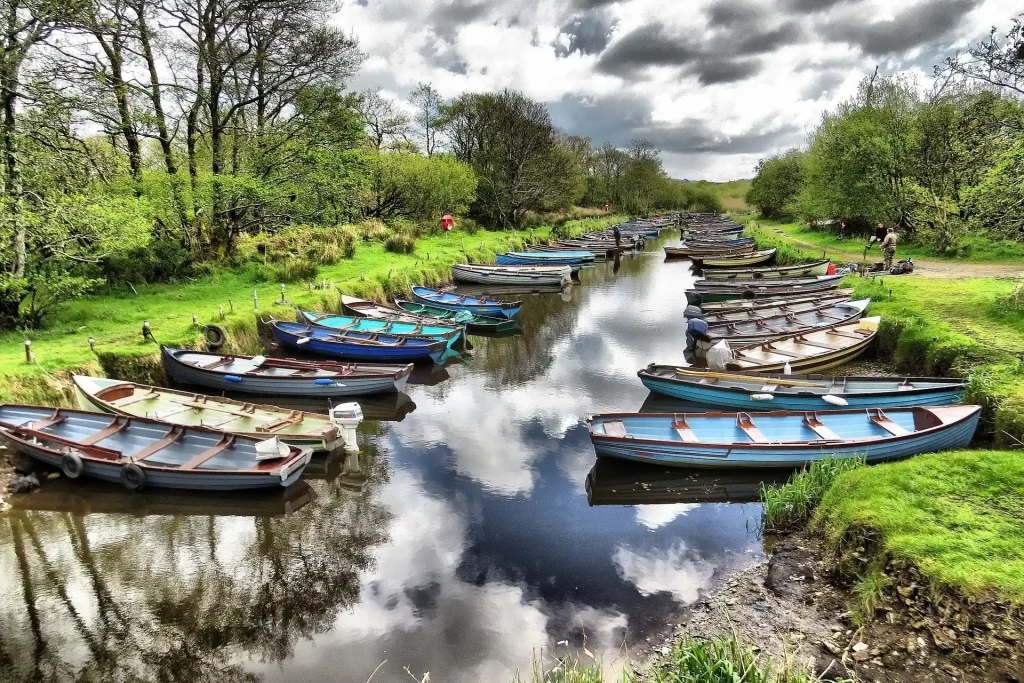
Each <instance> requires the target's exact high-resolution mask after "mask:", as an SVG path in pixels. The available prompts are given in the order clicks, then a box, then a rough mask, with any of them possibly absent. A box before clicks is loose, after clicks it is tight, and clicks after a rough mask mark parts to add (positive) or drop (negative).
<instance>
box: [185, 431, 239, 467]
mask: <svg viewBox="0 0 1024 683" xmlns="http://www.w3.org/2000/svg"><path fill="white" fill-rule="evenodd" d="M234 445H235V436H234V435H233V434H225V435H224V436H222V437H221V438H220V441H218V442H217V444H216V445H214V446H212V447H210V448H207V449H206V450H205V451H203V452H202V453H200V454H199V455H197V456H195V457H194V458H192V459H191V460H189V461H188V462H186V463H185V464H183V465H181V466H180V467H179V468H178V469H179V470H194V469H195V468H197V467H199V466H200V465H202V464H203V463H204V462H206V461H207V460H209V459H210V458H213V457H215V456H217V455H220V454H221V453H222V452H223V451H226V450H227V449H229V448H231V447H233V446H234Z"/></svg>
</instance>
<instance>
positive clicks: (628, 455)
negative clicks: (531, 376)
mask: <svg viewBox="0 0 1024 683" xmlns="http://www.w3.org/2000/svg"><path fill="white" fill-rule="evenodd" d="M974 408H976V409H975V410H973V411H970V412H969V413H967V411H964V412H965V417H963V418H961V419H959V420H957V421H955V422H952V423H950V424H947V425H943V426H942V427H941V428H935V429H930V430H925V431H923V432H911V433H909V434H907V435H905V436H899V437H886V438H874V439H866V440H857V441H849V442H842V441H821V442H820V443H813V442H812V443H794V444H787V443H785V442H782V443H778V442H773V443H721V444H716V443H685V442H670V441H659V440H653V439H652V440H647V439H641V438H621V437H612V436H605V435H602V434H598V433H596V432H595V431H594V426H593V424H592V423H591V424H590V427H591V434H590V437H591V442H592V443H593V445H594V450H595V452H596V453H597V455H598V456H599V457H610V458H621V459H623V460H631V461H635V462H647V463H654V464H657V465H667V466H672V467H700V468H715V469H717V468H733V467H740V468H773V467H802V466H805V465H808V464H810V463H813V462H815V461H818V460H823V459H825V458H837V459H851V458H859V457H863V458H864V459H865V460H866V461H867V462H869V463H875V462H884V461H886V460H897V459H900V458H906V457H909V456H911V455H917V454H919V453H930V452H934V451H943V450H949V449H953V448H963V447H966V446H968V445H969V444H970V442H971V440H972V439H973V438H974V433H975V431H976V430H977V427H978V418H979V416H980V408H978V407H977V406H975V407H974ZM800 415H802V414H796V415H795V417H796V418H797V419H799V417H800ZM604 417H608V416H597V417H595V418H594V419H595V420H597V419H598V418H604ZM612 417H615V416H612ZM654 417H666V418H675V417H676V416H672V415H667V416H658V415H655V416H654ZM752 417H753V418H754V419H755V420H756V419H757V418H759V415H757V414H754V415H752Z"/></svg>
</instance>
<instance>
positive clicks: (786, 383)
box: [676, 368, 821, 387]
mask: <svg viewBox="0 0 1024 683" xmlns="http://www.w3.org/2000/svg"><path fill="white" fill-rule="evenodd" d="M676 374H679V375H689V376H691V377H693V376H698V375H699V376H701V377H714V378H715V379H738V380H746V381H756V380H757V378H755V377H746V376H744V375H730V374H728V373H724V372H703V371H700V370H697V371H694V370H688V369H686V368H676ZM764 380H765V383H770V384H776V385H778V386H780V387H820V386H821V385H820V384H815V383H814V382H801V381H800V380H795V379H778V378H775V377H765V378H764Z"/></svg>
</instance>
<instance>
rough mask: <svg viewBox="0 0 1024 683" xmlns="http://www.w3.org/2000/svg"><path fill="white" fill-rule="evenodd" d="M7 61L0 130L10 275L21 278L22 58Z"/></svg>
mask: <svg viewBox="0 0 1024 683" xmlns="http://www.w3.org/2000/svg"><path fill="white" fill-rule="evenodd" d="M7 60H9V61H7V63H6V64H4V65H3V67H4V68H3V73H0V98H2V101H3V130H2V131H0V138H2V144H3V155H4V171H5V172H4V186H3V189H4V196H5V197H6V199H7V202H6V203H7V211H8V213H9V214H10V222H11V226H12V228H13V233H14V263H13V267H12V269H11V274H12V275H13V276H14V277H15V278H16V279H20V278H23V277H25V260H26V252H25V239H26V235H25V230H26V228H25V216H24V206H23V201H24V198H23V196H22V195H23V192H22V185H21V167H20V165H19V164H18V119H17V118H16V111H15V100H16V99H17V92H18V72H19V70H20V67H21V60H20V58H19V56H18V55H16V54H11V55H9V56H7Z"/></svg>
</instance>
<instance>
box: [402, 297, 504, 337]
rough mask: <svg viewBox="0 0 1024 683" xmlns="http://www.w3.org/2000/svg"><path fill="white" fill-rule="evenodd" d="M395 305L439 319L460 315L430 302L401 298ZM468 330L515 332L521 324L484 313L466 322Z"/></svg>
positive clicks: (474, 331)
mask: <svg viewBox="0 0 1024 683" xmlns="http://www.w3.org/2000/svg"><path fill="white" fill-rule="evenodd" d="M395 305H396V306H398V307H399V308H400V309H402V310H403V311H408V312H409V313H413V314H415V315H423V316H427V317H431V318H436V319H438V320H448V319H450V318H451V317H452V316H455V315H458V314H459V311H452V310H450V309H447V308H441V307H440V306H431V305H429V304H421V303H417V302H415V301H402V300H401V299H396V300H395ZM465 327H466V331H467V332H469V333H470V334H501V333H504V332H513V331H515V330H516V329H517V328H518V327H519V325H518V324H517V323H516V322H515V321H514V320H511V319H509V318H505V317H500V318H498V317H490V316H483V315H474V316H473V319H472V320H471V321H470V322H468V323H466V324H465Z"/></svg>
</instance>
